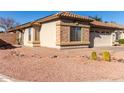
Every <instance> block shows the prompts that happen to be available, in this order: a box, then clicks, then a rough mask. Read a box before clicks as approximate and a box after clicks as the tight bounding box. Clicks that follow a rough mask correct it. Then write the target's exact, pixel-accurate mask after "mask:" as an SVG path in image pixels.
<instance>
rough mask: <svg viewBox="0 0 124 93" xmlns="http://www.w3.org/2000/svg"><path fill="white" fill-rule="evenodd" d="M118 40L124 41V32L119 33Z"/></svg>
mask: <svg viewBox="0 0 124 93" xmlns="http://www.w3.org/2000/svg"><path fill="white" fill-rule="evenodd" d="M120 39H124V31H123V32H121V35H120Z"/></svg>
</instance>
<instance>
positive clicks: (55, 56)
mask: <svg viewBox="0 0 124 93" xmlns="http://www.w3.org/2000/svg"><path fill="white" fill-rule="evenodd" d="M57 57H58V56H57V55H54V56H51V57H50V58H57Z"/></svg>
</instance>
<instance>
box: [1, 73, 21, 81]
mask: <svg viewBox="0 0 124 93" xmlns="http://www.w3.org/2000/svg"><path fill="white" fill-rule="evenodd" d="M0 82H20V81H19V80H16V79H13V78H10V77H8V76H6V75H2V74H0Z"/></svg>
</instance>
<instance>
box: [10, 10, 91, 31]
mask: <svg viewBox="0 0 124 93" xmlns="http://www.w3.org/2000/svg"><path fill="white" fill-rule="evenodd" d="M60 13H61V12H60ZM63 18H65V19H75V20H79V21H89V22H91V21H93V19H91V18H87V19H85V18H84V19H82V18H72V17H69V16H68V17H67V16H61V15H59V13H56V14H51V15H48V16H45V17H43V18H39V19H37V20H34V21H31V22H27V23H24V24H21V25H18V26H16V27H14V28H12V29H9V30H8V31H9V32H12V31H15V30H18V29H21V28H22V29H23V28H27V27H30V26H32V25H33V23H40V24H41V23H44V22H48V21H51V20H55V19H63ZM26 25H27V26H26ZM21 26H22V27H21Z"/></svg>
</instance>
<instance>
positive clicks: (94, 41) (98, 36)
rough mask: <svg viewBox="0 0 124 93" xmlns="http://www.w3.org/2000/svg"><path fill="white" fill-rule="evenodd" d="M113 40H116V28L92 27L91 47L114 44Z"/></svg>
mask: <svg viewBox="0 0 124 93" xmlns="http://www.w3.org/2000/svg"><path fill="white" fill-rule="evenodd" d="M94 31H95V32H94ZM113 42H115V33H114V30H109V29H100V28H99V29H98V28H94V29H91V32H90V47H100V46H112V45H113Z"/></svg>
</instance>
